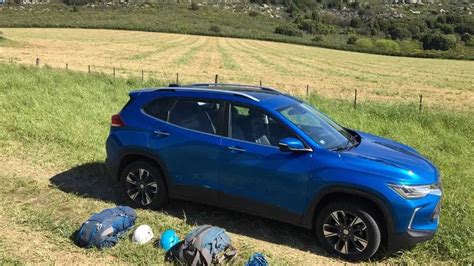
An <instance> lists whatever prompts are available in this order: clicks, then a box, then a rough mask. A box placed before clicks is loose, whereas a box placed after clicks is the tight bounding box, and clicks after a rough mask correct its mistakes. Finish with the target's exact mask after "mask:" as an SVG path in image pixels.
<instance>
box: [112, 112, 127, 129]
mask: <svg viewBox="0 0 474 266" xmlns="http://www.w3.org/2000/svg"><path fill="white" fill-rule="evenodd" d="M111 125H112V126H113V127H123V126H125V123H124V122H123V120H122V118H121V117H120V115H119V114H116V115H113V116H112V124H111Z"/></svg>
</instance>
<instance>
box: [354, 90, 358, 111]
mask: <svg viewBox="0 0 474 266" xmlns="http://www.w3.org/2000/svg"><path fill="white" fill-rule="evenodd" d="M356 108H357V89H355V91H354V109H356Z"/></svg>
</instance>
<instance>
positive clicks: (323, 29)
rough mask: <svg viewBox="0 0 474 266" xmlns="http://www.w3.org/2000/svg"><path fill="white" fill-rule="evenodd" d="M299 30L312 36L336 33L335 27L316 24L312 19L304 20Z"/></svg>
mask: <svg viewBox="0 0 474 266" xmlns="http://www.w3.org/2000/svg"><path fill="white" fill-rule="evenodd" d="M298 28H299V29H300V30H302V31H305V32H307V33H310V34H329V33H332V32H334V31H335V30H334V27H332V26H330V25H327V24H324V23H319V22H315V21H313V20H310V19H304V20H302V21H301V22H300V23H299V25H298Z"/></svg>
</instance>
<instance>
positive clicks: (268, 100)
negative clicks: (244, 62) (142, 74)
mask: <svg viewBox="0 0 474 266" xmlns="http://www.w3.org/2000/svg"><path fill="white" fill-rule="evenodd" d="M173 91H174V92H185V93H186V94H189V93H191V94H196V95H197V96H198V95H199V96H203V94H204V95H209V96H212V95H221V96H222V95H224V96H227V97H229V98H228V99H229V100H240V99H244V98H245V99H247V100H248V101H251V102H255V104H257V103H259V104H257V105H262V104H263V105H265V106H266V107H268V108H271V109H275V108H278V107H282V106H287V105H290V104H293V103H296V102H300V100H299V99H297V98H295V97H293V96H290V95H287V94H284V93H282V92H279V91H278V90H276V89H274V88H270V87H263V86H253V85H242V84H224V83H196V84H191V85H182V86H180V85H177V84H170V86H168V87H162V88H146V89H142V90H137V91H133V92H132V93H130V95H132V94H137V95H138V94H141V93H143V92H173ZM180 94H181V93H180Z"/></svg>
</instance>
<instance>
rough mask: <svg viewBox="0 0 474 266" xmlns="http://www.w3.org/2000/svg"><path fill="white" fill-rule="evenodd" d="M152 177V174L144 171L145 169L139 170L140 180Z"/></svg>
mask: <svg viewBox="0 0 474 266" xmlns="http://www.w3.org/2000/svg"><path fill="white" fill-rule="evenodd" d="M149 175H150V172H148V171H147V170H145V169H143V168H140V169H139V170H138V176H139V177H140V180H142V181H143V180H146V179H147V178H148V176H149Z"/></svg>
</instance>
